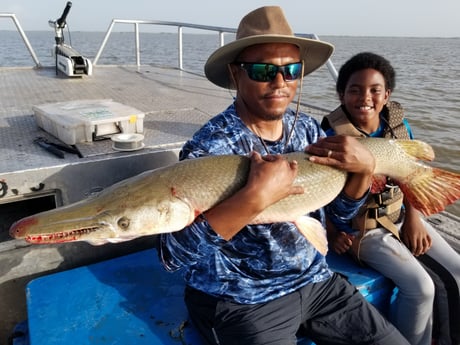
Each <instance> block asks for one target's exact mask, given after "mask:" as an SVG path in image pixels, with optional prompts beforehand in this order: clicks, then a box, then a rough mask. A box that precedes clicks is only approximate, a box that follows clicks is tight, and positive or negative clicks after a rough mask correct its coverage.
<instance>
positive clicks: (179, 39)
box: [93, 19, 337, 80]
mask: <svg viewBox="0 0 460 345" xmlns="http://www.w3.org/2000/svg"><path fill="white" fill-rule="evenodd" d="M117 23H120V24H134V32H135V47H136V65H137V67H140V64H141V63H140V49H139V24H147V25H160V26H161V25H164V26H174V27H177V46H178V61H177V68H178V69H179V70H183V50H182V42H183V28H190V29H199V30H205V31H215V32H217V33H218V34H219V44H220V46H223V45H224V43H225V42H224V38H225V37H224V35H225V34H226V33H233V34H234V33H236V29H233V28H226V27H221V26H209V25H199V24H190V23H181V22H168V21H161V20H131V19H112V22H111V23H110V25H109V28H108V29H107V32H106V34H105V36H104V39H103V41H102V43H101V46H100V48H99V50H98V52H97V54H96V56H95V58H94V61H93V66H96V65H97V62H98V61H99V58H100V56H101V54H102V52H103V50H104V48H105V45H106V44H107V41H108V39H109V37H110V35H111V33H112V30H113V27H114V26H115V24H117ZM296 35H297V36H300V37H305V38H310V39H316V40H319V38H318V36H316V35H315V34H296ZM326 67H327V68H328V70H329V73H330V74H331V76H332V78H333V79H334V80H337V70H336V69H335V67H334V65H333V64H332V61H331V60H330V59H328V61H327V63H326Z"/></svg>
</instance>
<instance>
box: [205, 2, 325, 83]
mask: <svg viewBox="0 0 460 345" xmlns="http://www.w3.org/2000/svg"><path fill="white" fill-rule="evenodd" d="M261 43H292V44H295V45H296V46H298V47H299V49H300V58H301V60H302V61H303V62H304V76H305V75H307V74H309V73H311V72H313V71H314V70H316V69H318V68H319V67H321V66H322V65H323V64H324V63H325V62H326V61H327V59H329V57H330V56H331V55H332V52H333V51H334V46H333V45H332V44H330V43H327V42H324V41H320V40H315V39H309V38H303V37H297V36H295V35H294V33H293V31H292V29H291V27H290V25H289V23H288V22H287V20H286V17H285V16H284V12H283V10H282V9H281V7H278V6H265V7H260V8H258V9H256V10H254V11H252V12H250V13H248V14H247V15H246V16H244V17H243V19H242V20H241V22H240V25H239V26H238V30H237V32H236V39H235V40H234V41H232V42H230V43H228V44H226V45H224V46H222V47H220V48H218V49H217V50H216V51H215V52H214V53H212V54H211V56H209V58H208V60H207V61H206V64H205V66H204V73H205V75H206V77H207V78H208V79H209V80H210V81H211V82H212V83H214V84H216V85H218V86H222V87H225V88H230V89H234V88H235V87H234V85H233V83H232V81H231V80H230V75H229V70H228V67H227V65H228V64H231V63H233V62H235V59H236V58H237V56H238V55H239V54H240V53H241V52H242V51H243V50H244V49H245V48H247V47H249V46H252V45H255V44H261Z"/></svg>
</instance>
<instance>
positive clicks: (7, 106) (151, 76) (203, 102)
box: [0, 66, 231, 174]
mask: <svg viewBox="0 0 460 345" xmlns="http://www.w3.org/2000/svg"><path fill="white" fill-rule="evenodd" d="M0 81H1V82H0V135H1V137H2V147H1V149H0V150H1V151H0V152H1V155H2V157H3V159H2V163H0V174H4V173H10V172H14V171H18V170H23V169H24V167H25V168H27V169H36V168H43V167H44V166H51V165H55V164H63V163H64V164H70V163H73V162H75V161H81V158H79V157H78V156H72V155H69V156H68V157H67V156H66V158H65V160H64V161H61V160H59V159H56V157H54V156H52V155H50V154H49V153H47V152H45V151H43V149H41V148H40V147H38V146H36V145H34V144H33V139H34V138H35V137H37V136H48V135H47V133H45V132H44V131H42V130H41V129H40V128H38V126H37V125H36V122H35V119H34V116H33V111H32V106H34V105H40V104H45V103H53V102H64V101H73V100H83V99H91V100H93V99H112V100H114V101H116V102H119V103H123V104H126V105H129V106H132V107H134V108H136V109H139V110H140V111H142V112H144V113H145V118H144V129H145V133H144V134H145V141H144V143H145V145H146V150H163V149H165V148H166V149H169V148H178V147H180V146H181V144H182V143H183V142H184V140H186V139H187V138H189V137H190V136H191V134H193V133H194V131H195V130H197V129H198V127H199V125H200V124H202V123H203V122H205V121H206V120H207V119H208V118H209V117H210V116H211V115H214V114H216V113H217V112H219V111H221V110H223V109H224V107H225V106H227V105H228V104H229V103H230V102H231V95H230V94H229V93H228V92H227V91H225V90H223V89H219V88H217V87H215V86H214V85H213V84H211V83H210V82H208V81H207V80H206V79H205V78H203V77H201V76H198V75H195V74H191V73H187V72H184V71H179V70H177V69H164V68H158V67H151V66H143V67H142V68H141V69H138V68H137V67H135V66H134V67H120V66H118V67H117V66H100V67H99V66H98V67H97V69H95V72H94V74H93V76H90V77H88V76H84V77H82V78H67V77H64V76H56V74H55V70H54V68H41V69H31V68H22V69H14V68H9V69H1V70H0ZM49 138H50V139H52V137H49ZM77 147H78V149H79V151H80V152H81V153H82V155H83V157H84V158H87V159H91V158H97V159H99V158H101V156H104V155H113V154H118V155H119V154H120V153H118V152H115V151H114V150H112V148H111V145H110V140H108V141H99V142H93V143H81V144H77ZM97 156H99V157H97Z"/></svg>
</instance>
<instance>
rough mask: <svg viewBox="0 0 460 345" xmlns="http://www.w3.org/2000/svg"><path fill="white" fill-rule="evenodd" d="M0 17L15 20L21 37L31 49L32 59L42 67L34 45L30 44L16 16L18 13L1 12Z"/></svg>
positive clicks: (37, 65) (38, 66) (36, 64)
mask: <svg viewBox="0 0 460 345" xmlns="http://www.w3.org/2000/svg"><path fill="white" fill-rule="evenodd" d="M0 18H11V19H12V20H13V22H14V24H15V25H16V29H17V30H18V32H19V34H20V35H21V38H22V40H23V41H24V44H25V45H26V47H27V49H28V50H29V53H30V55H31V56H32V59H33V60H34V62H35V66H36V67H37V68H40V67H41V64H40V61H39V60H38V57H37V55H36V54H35V51H34V49H33V48H32V45H31V44H30V42H29V39H28V38H27V36H26V34H25V32H24V30H22V27H21V24H20V23H19V20H18V19H17V18H16V15H15V14H14V13H0Z"/></svg>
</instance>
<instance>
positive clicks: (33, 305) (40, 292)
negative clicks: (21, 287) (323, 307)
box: [26, 249, 393, 345]
mask: <svg viewBox="0 0 460 345" xmlns="http://www.w3.org/2000/svg"><path fill="white" fill-rule="evenodd" d="M327 259H328V262H329V264H330V265H331V267H332V268H333V269H334V270H336V271H338V272H340V273H342V274H344V275H346V276H347V277H348V278H349V280H350V281H351V282H352V283H353V284H355V285H356V287H357V288H358V289H359V291H360V292H361V293H362V294H363V295H364V296H365V297H366V299H368V300H369V301H370V302H371V303H373V304H374V305H376V306H377V308H379V309H380V310H381V311H382V312H384V313H385V312H386V308H387V307H388V305H389V303H390V300H391V296H392V294H393V285H392V283H391V282H390V281H389V280H388V279H385V278H384V277H382V276H381V275H380V274H378V273H376V272H375V271H373V270H371V269H368V268H364V267H360V266H358V265H357V264H355V263H354V262H353V261H352V260H351V259H349V258H348V257H346V256H338V255H335V254H333V253H330V254H328V257H327ZM26 290H27V291H26V292H27V312H28V320H27V321H28V337H29V339H28V340H29V341H30V344H33V345H45V344H46V345H57V344H79V345H83V344H123V345H129V344H136V345H142V344H148V345H155V344H165V345H166V344H167V345H177V344H192V345H199V344H201V341H200V338H199V335H198V333H197V331H196V330H195V328H194V327H193V326H192V325H191V323H190V322H189V321H188V317H187V310H186V308H185V305H184V303H183V290H184V282H183V279H182V276H181V273H180V272H178V273H168V272H166V271H165V270H164V269H163V267H162V266H161V264H160V263H159V261H158V257H157V253H156V250H155V249H148V250H144V251H141V252H137V253H134V254H129V255H126V256H122V257H118V258H115V259H111V260H107V261H102V262H99V263H95V264H91V265H88V266H83V267H79V268H75V269H72V270H68V271H63V272H59V273H54V274H51V275H48V276H43V277H40V278H36V279H34V280H32V281H31V282H30V283H29V284H28V285H27V289H26ZM298 344H299V345H300V344H301V345H308V344H312V342H310V341H309V340H308V339H299V340H298Z"/></svg>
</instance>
